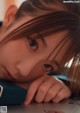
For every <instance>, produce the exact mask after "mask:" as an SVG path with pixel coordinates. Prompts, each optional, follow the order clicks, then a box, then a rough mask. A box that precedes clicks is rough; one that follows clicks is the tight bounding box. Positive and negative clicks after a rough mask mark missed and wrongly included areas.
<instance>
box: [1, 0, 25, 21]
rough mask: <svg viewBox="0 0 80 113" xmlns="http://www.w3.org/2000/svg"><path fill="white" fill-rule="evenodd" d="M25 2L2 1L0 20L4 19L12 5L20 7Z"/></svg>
mask: <svg viewBox="0 0 80 113" xmlns="http://www.w3.org/2000/svg"><path fill="white" fill-rule="evenodd" d="M23 1H24V0H0V20H3V19H4V14H5V12H6V10H7V8H8V7H9V6H10V5H11V4H16V5H17V6H18V7H19V6H20V4H21V3H22V2H23Z"/></svg>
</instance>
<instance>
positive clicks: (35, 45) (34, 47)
mask: <svg viewBox="0 0 80 113" xmlns="http://www.w3.org/2000/svg"><path fill="white" fill-rule="evenodd" d="M28 43H29V46H30V47H31V48H32V50H34V51H36V50H37V49H38V47H39V44H38V42H37V40H36V39H32V38H28Z"/></svg>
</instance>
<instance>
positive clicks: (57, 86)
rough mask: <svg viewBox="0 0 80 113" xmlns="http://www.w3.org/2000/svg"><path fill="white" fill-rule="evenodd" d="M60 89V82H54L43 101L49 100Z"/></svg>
mask: <svg viewBox="0 0 80 113" xmlns="http://www.w3.org/2000/svg"><path fill="white" fill-rule="evenodd" d="M61 89H62V84H61V83H57V82H56V83H55V84H53V85H52V87H51V88H50V89H49V91H48V93H47V94H46V96H45V98H44V102H49V101H50V100H51V99H53V98H54V97H55V96H56V94H57V93H58V92H59V91H60V90H61Z"/></svg>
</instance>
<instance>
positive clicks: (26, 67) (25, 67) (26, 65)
mask: <svg viewBox="0 0 80 113" xmlns="http://www.w3.org/2000/svg"><path fill="white" fill-rule="evenodd" d="M31 67H32V65H31V63H30V62H28V61H23V62H19V63H17V64H16V70H17V72H18V73H19V74H20V75H22V76H27V75H28V74H29V73H30V70H31Z"/></svg>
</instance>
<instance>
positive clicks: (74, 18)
mask: <svg viewBox="0 0 80 113" xmlns="http://www.w3.org/2000/svg"><path fill="white" fill-rule="evenodd" d="M26 14H28V15H30V16H33V17H35V18H34V19H32V20H30V21H28V22H26V20H25V21H24V22H23V24H22V25H20V26H17V27H16V28H15V29H14V30H12V31H10V32H9V33H8V34H7V35H5V38H4V39H3V40H2V41H1V44H4V43H5V42H7V41H9V40H12V39H16V36H17V35H19V36H23V34H24V35H27V36H29V35H31V34H37V35H39V34H41V35H39V37H40V36H43V37H44V36H45V35H49V34H51V33H56V32H59V31H64V30H68V34H67V36H66V38H64V40H62V41H61V42H60V43H59V44H58V45H57V47H56V48H55V49H54V50H53V51H52V53H51V54H50V55H49V57H50V56H51V55H52V54H53V52H55V50H56V49H57V48H58V47H59V46H60V49H59V51H58V53H56V55H55V57H57V56H58V54H59V52H61V49H62V48H63V47H64V46H65V43H67V42H68V41H69V40H72V43H71V45H70V46H69V47H68V48H67V51H66V53H65V55H64V56H63V59H62V62H67V59H68V56H69V54H70V52H71V51H73V50H74V56H73V62H72V65H71V66H70V68H69V70H67V71H66V67H67V66H66V67H65V66H64V67H61V66H60V67H59V70H60V72H61V74H64V73H65V72H66V73H67V74H68V77H69V79H70V81H71V83H70V86H69V87H70V88H71V90H72V92H73V93H75V90H76V88H77V91H79V90H80V77H79V74H80V54H79V53H80V4H76V3H75V4H64V3H63V0H26V1H24V2H23V3H22V5H21V6H20V8H19V10H18V12H17V13H16V16H15V20H14V21H13V23H12V24H14V23H15V21H18V19H19V18H20V17H24V16H25V15H26ZM44 23H45V24H44ZM12 24H11V25H10V26H9V27H8V29H9V28H10V27H11V26H12ZM49 57H48V58H49ZM55 57H54V58H53V60H52V62H53V61H55ZM67 64H68V62H67Z"/></svg>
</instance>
